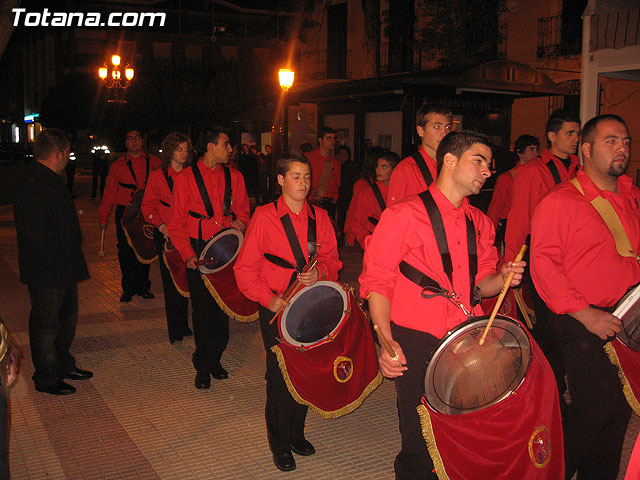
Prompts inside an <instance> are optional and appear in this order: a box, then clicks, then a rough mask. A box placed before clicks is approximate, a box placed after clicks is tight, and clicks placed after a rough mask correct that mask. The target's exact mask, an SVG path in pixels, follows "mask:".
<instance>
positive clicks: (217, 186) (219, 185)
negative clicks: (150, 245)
mask: <svg viewBox="0 0 640 480" xmlns="http://www.w3.org/2000/svg"><path fill="white" fill-rule="evenodd" d="M193 168H198V170H200V173H201V174H202V179H203V180H204V184H205V187H206V188H207V193H209V198H210V199H211V206H212V207H213V218H211V219H209V220H202V239H203V240H209V239H210V238H211V237H213V236H214V235H215V234H216V233H218V232H219V231H220V230H222V229H223V228H229V227H231V222H232V221H233V219H232V218H231V216H228V217H225V216H224V213H223V201H224V172H223V170H222V167H221V166H220V165H218V166H217V167H216V168H214V169H213V170H212V169H211V168H209V167H207V166H206V165H205V164H204V162H203V161H202V160H199V161H198V163H197V164H196V165H194V166H191V167H187V168H185V169H184V170H183V171H182V172H181V173H180V175H178V176H177V177H176V179H175V183H174V184H173V195H172V197H171V211H170V216H171V220H170V221H169V224H168V225H167V228H168V229H169V237H171V241H172V242H173V244H174V245H175V247H176V248H177V249H178V252H180V256H181V257H182V259H183V260H184V261H185V262H186V261H187V259H188V258H189V257H192V256H194V255H195V252H194V251H193V248H192V247H191V241H190V238H198V224H199V222H200V220H198V219H197V218H194V217H192V216H191V215H189V211H192V212H194V213H197V214H200V215H203V216H207V210H206V209H205V207H204V203H203V202H202V197H201V196H200V191H199V190H198V185H197V184H196V181H195V179H194V177H193V170H192V169H193ZM229 173H230V174H231V210H232V211H233V213H235V214H236V219H238V220H242V221H243V222H245V223H249V197H248V196H247V190H246V189H245V186H244V179H243V178H242V174H241V173H240V172H238V171H237V170H235V169H233V168H230V169H229Z"/></svg>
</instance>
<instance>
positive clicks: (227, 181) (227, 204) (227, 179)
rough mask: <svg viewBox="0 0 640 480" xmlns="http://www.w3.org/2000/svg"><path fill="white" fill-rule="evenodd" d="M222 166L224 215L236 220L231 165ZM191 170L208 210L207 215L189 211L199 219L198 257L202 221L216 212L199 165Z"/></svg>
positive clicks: (197, 253) (200, 244)
mask: <svg viewBox="0 0 640 480" xmlns="http://www.w3.org/2000/svg"><path fill="white" fill-rule="evenodd" d="M220 166H221V167H222V171H223V173H224V199H223V203H222V210H223V215H224V216H225V217H231V218H232V219H233V220H235V219H236V215H235V213H234V212H232V211H231V173H230V172H229V167H227V166H226V165H220ZM191 171H192V172H193V178H194V180H195V181H196V185H197V186H198V191H199V192H200V197H201V198H202V203H203V204H204V209H205V211H206V212H207V214H206V215H202V214H200V213H197V212H194V211H191V210H189V211H188V212H187V213H188V214H189V215H191V216H192V217H193V218H196V219H198V244H197V245H198V247H197V251H196V257H199V256H200V249H201V248H202V221H203V220H211V219H212V218H213V216H214V214H213V206H212V205H211V198H210V197H209V192H207V186H206V185H205V184H204V179H203V178H202V174H201V173H200V169H199V168H198V165H197V164H196V165H193V166H192V167H191Z"/></svg>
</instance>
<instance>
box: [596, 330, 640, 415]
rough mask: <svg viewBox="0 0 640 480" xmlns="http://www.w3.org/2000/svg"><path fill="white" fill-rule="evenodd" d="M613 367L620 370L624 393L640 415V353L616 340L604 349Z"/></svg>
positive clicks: (619, 374)
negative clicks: (639, 399) (639, 400)
mask: <svg viewBox="0 0 640 480" xmlns="http://www.w3.org/2000/svg"><path fill="white" fill-rule="evenodd" d="M604 350H605V352H607V356H608V357H609V360H610V361H611V363H612V364H613V365H615V366H616V367H617V368H618V376H619V377H620V381H621V382H622V391H623V392H624V396H625V398H626V399H627V402H628V403H629V406H630V407H631V408H632V409H633V411H634V413H635V414H636V415H640V402H638V398H640V352H637V351H635V350H633V349H632V348H629V347H627V346H626V345H625V344H624V343H622V342H621V341H620V339H618V338H616V339H615V340H613V341H612V342H609V343H607V344H606V345H605V347H604Z"/></svg>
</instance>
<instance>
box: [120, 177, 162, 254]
mask: <svg viewBox="0 0 640 480" xmlns="http://www.w3.org/2000/svg"><path fill="white" fill-rule="evenodd" d="M143 196H144V190H138V191H137V192H136V193H135V194H134V196H133V198H132V199H131V201H130V202H129V205H127V207H126V208H125V210H124V213H123V214H122V229H123V230H124V234H125V236H126V237H127V243H129V245H130V246H131V248H132V249H133V251H134V253H135V254H136V257H137V259H138V261H139V262H140V263H145V264H149V263H153V262H155V261H156V259H157V258H158V253H157V252H156V247H155V245H154V243H153V233H154V231H155V229H156V227H155V226H154V225H151V224H150V223H147V222H146V221H145V220H144V215H142V210H141V209H140V206H141V205H142V197H143Z"/></svg>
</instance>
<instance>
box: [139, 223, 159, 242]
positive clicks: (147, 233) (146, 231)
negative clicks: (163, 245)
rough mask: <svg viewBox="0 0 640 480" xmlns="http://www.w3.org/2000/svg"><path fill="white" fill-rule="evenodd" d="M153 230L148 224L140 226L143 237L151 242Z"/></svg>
mask: <svg viewBox="0 0 640 480" xmlns="http://www.w3.org/2000/svg"><path fill="white" fill-rule="evenodd" d="M155 228H156V227H154V226H153V225H151V224H150V223H145V224H144V225H143V226H142V233H143V234H144V236H145V237H147V238H150V239H152V240H153V231H154V230H155Z"/></svg>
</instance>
